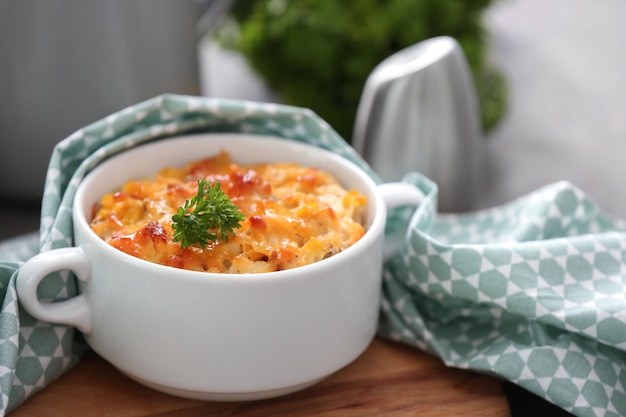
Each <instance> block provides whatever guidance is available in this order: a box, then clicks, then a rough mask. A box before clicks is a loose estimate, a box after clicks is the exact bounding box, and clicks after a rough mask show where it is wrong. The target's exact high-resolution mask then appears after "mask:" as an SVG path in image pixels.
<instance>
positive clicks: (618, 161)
mask: <svg viewBox="0 0 626 417" xmlns="http://www.w3.org/2000/svg"><path fill="white" fill-rule="evenodd" d="M625 21H626V2H623V1H621V0H600V1H595V2H592V1H589V0H551V1H549V2H546V1H542V0H523V1H522V0H506V1H501V2H499V3H497V4H496V6H494V7H493V8H492V9H491V10H490V12H489V13H488V15H487V22H488V26H489V28H490V31H491V40H492V48H491V49H492V57H493V60H494V62H496V63H497V64H498V65H499V66H500V67H501V68H502V69H503V70H504V71H505V74H506V76H507V78H508V80H509V83H510V90H511V91H510V109H509V112H508V114H507V116H506V118H505V119H504V120H503V122H502V123H501V125H500V126H499V127H498V128H497V129H496V130H495V131H494V132H492V134H491V135H490V138H489V139H490V140H489V145H488V147H489V157H490V166H489V168H490V172H491V175H490V181H489V187H488V188H487V192H486V195H485V196H484V199H483V206H491V205H498V204H502V203H505V202H507V201H509V200H511V199H513V198H515V197H517V196H520V195H522V194H525V193H527V192H530V191H532V190H534V189H537V188H538V187H541V186H542V185H544V184H547V183H551V182H554V181H558V180H568V181H570V182H572V183H574V184H575V185H577V186H578V187H579V188H581V189H582V190H583V191H585V192H586V193H587V194H589V195H590V196H591V197H592V198H593V199H595V201H596V202H597V203H598V204H599V205H600V207H602V208H603V209H604V210H605V211H607V212H609V213H612V214H614V215H617V216H619V217H624V218H626V192H625V191H624V187H623V183H624V179H625V178H626V161H625V160H624V158H625V157H626V25H624V22H625Z"/></svg>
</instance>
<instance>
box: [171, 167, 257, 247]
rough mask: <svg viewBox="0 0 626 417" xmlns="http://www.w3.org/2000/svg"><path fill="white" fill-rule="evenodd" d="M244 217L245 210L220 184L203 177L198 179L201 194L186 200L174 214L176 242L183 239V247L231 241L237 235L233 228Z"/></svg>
mask: <svg viewBox="0 0 626 417" xmlns="http://www.w3.org/2000/svg"><path fill="white" fill-rule="evenodd" d="M244 219H245V216H244V215H243V213H242V212H241V211H240V210H239V207H237V206H236V205H235V204H233V202H232V201H230V199H229V198H228V195H226V193H224V191H222V189H221V186H220V183H219V182H215V183H211V182H209V181H206V180H205V179H204V178H201V179H199V180H198V193H197V194H196V195H195V196H194V197H193V198H191V200H186V201H185V204H184V205H183V206H182V207H179V208H178V211H177V212H176V214H175V215H174V216H172V221H173V223H172V229H174V237H173V239H174V242H180V247H181V249H185V248H187V247H189V246H191V245H193V244H198V245H199V246H200V247H201V248H202V249H206V247H207V244H208V243H209V241H211V242H215V241H217V239H218V235H219V237H220V239H222V240H224V241H228V237H229V235H232V236H234V235H235V232H234V229H237V228H239V227H241V222H242V221H243V220H244Z"/></svg>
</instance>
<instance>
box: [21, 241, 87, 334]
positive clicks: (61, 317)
mask: <svg viewBox="0 0 626 417" xmlns="http://www.w3.org/2000/svg"><path fill="white" fill-rule="evenodd" d="M63 270H70V271H72V272H74V273H75V274H76V276H77V277H78V279H79V280H81V281H83V282H88V281H89V279H90V278H91V263H90V262H89V259H88V258H87V256H86V255H85V253H84V252H83V251H82V249H80V248H75V247H73V248H60V249H53V250H50V251H46V252H42V253H40V254H38V255H35V256H34V257H32V258H31V259H29V260H28V261H27V262H26V263H25V264H24V265H23V266H22V267H21V268H20V270H19V272H18V274H17V282H16V287H17V295H18V298H19V301H20V303H21V305H22V307H24V309H25V310H26V311H27V312H28V313H29V314H30V315H32V316H33V317H35V318H37V319H39V320H43V321H46V322H51V323H59V324H68V325H71V326H74V327H76V328H77V329H78V330H80V331H81V332H83V333H85V334H88V333H90V332H91V328H92V321H91V308H90V307H89V305H88V303H87V300H86V299H85V297H84V295H78V296H76V297H73V298H70V299H68V300H64V301H59V302H45V301H41V300H39V298H38V297H37V287H38V286H39V283H40V282H41V281H42V280H43V279H44V278H45V277H46V276H47V275H48V274H50V273H53V272H57V271H63Z"/></svg>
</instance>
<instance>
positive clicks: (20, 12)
mask: <svg viewBox="0 0 626 417" xmlns="http://www.w3.org/2000/svg"><path fill="white" fill-rule="evenodd" d="M624 17H626V3H625V2H623V1H621V0H598V1H595V2H593V3H592V2H591V1H589V0H552V1H550V2H545V1H542V0H472V1H467V2H458V1H454V0H450V1H444V0H436V1H435V0H414V1H413V2H407V1H401V0H386V1H381V0H351V1H345V2H336V1H334V0H327V1H321V0H320V1H298V2H296V1H288V0H257V1H254V2H246V1H239V2H236V1H232V0H226V1H224V0H219V1H218V0H214V1H210V0H205V1H202V0H178V1H176V2H173V1H170V0H134V1H127V0H124V1H122V0H111V1H107V2H101V1H97V0H29V1H20V0H0V239H4V238H7V237H11V236H16V235H20V234H22V233H27V232H31V231H35V230H37V229H38V227H39V204H40V199H41V193H42V190H43V183H44V179H45V172H46V168H47V163H48V160H49V158H50V154H51V152H52V149H53V147H54V145H55V144H56V143H57V142H59V141H60V140H62V139H63V138H65V137H66V136H68V135H69V134H71V133H72V132H74V131H75V130H77V129H79V128H81V127H83V126H85V125H87V124H89V123H91V122H93V121H96V120H98V119H100V118H102V117H105V116H107V115H108V114H110V113H113V112H115V111H117V110H120V109H121V108H123V107H125V106H128V105H131V104H134V103H137V102H139V101H142V100H145V99H147V98H150V97H153V96H155V95H158V94H161V93H180V94H193V95H206V96H215V97H223V98H236V99H247V100H260V101H276V102H282V103H288V104H295V105H299V106H304V107H310V108H312V109H313V110H314V111H316V112H317V113H318V114H319V115H320V116H322V117H323V118H325V119H326V120H327V121H328V122H329V123H330V124H331V125H332V126H333V127H334V128H335V129H336V130H337V131H338V132H339V133H340V134H341V135H342V136H343V137H344V138H346V140H348V141H349V140H350V138H351V135H352V129H353V126H354V117H355V113H356V110H357V106H358V104H359V97H360V94H361V92H362V89H363V85H364V82H365V80H366V78H367V76H368V74H370V73H371V71H372V70H373V69H374V67H375V66H376V64H377V63H379V62H380V61H382V60H383V59H384V58H386V57H387V56H389V55H391V54H393V53H394V52H396V51H398V50H401V49H402V48H405V47H407V46H410V45H411V44H414V43H417V42H420V41H422V40H424V39H428V38H431V37H434V36H439V35H449V36H452V37H454V38H455V39H456V40H457V41H458V42H459V43H460V44H461V46H462V47H463V50H464V53H465V55H466V57H467V60H468V62H469V65H470V68H471V71H472V75H473V80H474V83H475V85H474V86H475V88H476V92H477V96H478V98H479V103H480V110H481V117H480V124H481V127H482V131H483V132H484V136H485V137H484V145H485V153H486V159H485V160H484V162H483V163H484V168H485V173H486V177H485V186H484V187H482V188H481V189H480V190H476V193H477V195H479V198H478V199H477V201H478V203H477V205H476V207H475V209H482V208H488V207H492V206H496V205H500V204H504V203H507V202H509V201H511V200H513V199H515V198H517V197H520V196H522V195H524V194H526V193H529V192H531V191H533V190H536V189H537V188H539V187H541V186H543V185H547V184H549V183H552V182H555V181H559V180H568V181H570V182H572V183H574V184H575V185H577V186H578V187H580V188H581V189H582V190H583V191H585V192H586V193H587V194H589V195H590V196H591V197H592V198H593V199H594V200H595V201H596V202H597V203H598V204H599V206H600V207H601V208H602V209H604V210H605V211H606V212H608V213H609V214H613V215H615V216H618V217H622V218H626V192H624V191H623V190H622V184H623V182H624V179H625V178H626V163H624V156H625V155H626V117H625V115H626V54H625V53H624V48H625V46H626V25H624V24H623V22H624ZM510 389H511V390H513V391H514V390H515V388H513V387H511V388H510ZM532 403H533V402H532V399H528V398H524V399H523V400H522V401H521V402H519V403H517V405H516V406H517V409H518V410H522V409H524V407H525V406H526V407H527V406H530V405H532ZM542 406H546V405H545V404H542ZM519 415H522V414H521V413H519ZM553 415H554V414H553Z"/></svg>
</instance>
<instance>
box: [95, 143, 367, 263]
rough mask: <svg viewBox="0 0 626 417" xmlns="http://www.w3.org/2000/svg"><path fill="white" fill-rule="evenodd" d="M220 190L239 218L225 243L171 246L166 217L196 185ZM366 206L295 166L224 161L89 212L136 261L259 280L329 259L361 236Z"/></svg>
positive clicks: (124, 193)
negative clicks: (216, 184)
mask: <svg viewBox="0 0 626 417" xmlns="http://www.w3.org/2000/svg"><path fill="white" fill-rule="evenodd" d="M202 177H204V178H205V179H206V180H208V181H212V182H216V181H217V182H219V183H220V184H221V188H222V190H223V191H224V192H225V193H226V194H227V195H228V196H229V198H230V199H231V201H232V202H233V203H234V204H236V205H237V206H238V207H239V208H240V209H241V211H242V212H243V213H244V215H245V221H243V222H242V223H241V228H239V229H236V230H235V236H234V237H230V238H229V239H228V241H220V240H218V241H217V242H215V243H209V246H207V248H206V249H204V250H203V249H201V248H200V247H198V246H197V245H192V246H190V247H188V248H186V249H183V250H181V249H180V244H179V243H178V242H173V240H172V236H173V234H174V231H173V229H172V226H171V225H172V216H173V215H174V214H175V213H176V210H177V209H178V207H180V206H182V205H183V204H184V202H185V200H187V199H191V198H192V197H193V196H194V195H195V194H196V193H197V186H198V183H197V180H198V179H199V178H202ZM365 204H366V198H365V197H364V196H363V195H361V194H360V193H358V192H356V191H354V190H350V191H347V190H345V189H344V188H343V187H342V186H341V185H340V184H339V183H338V182H337V180H336V179H335V178H333V177H332V176H331V175H330V174H328V173H326V172H324V171H321V170H318V169H316V168H308V167H303V166H300V165H297V164H293V163H274V164H259V165H253V166H240V165H237V164H235V163H233V162H232V160H231V158H230V156H229V155H228V154H227V153H224V152H222V153H220V154H219V155H216V156H214V157H210V158H206V159H202V160H199V161H195V162H192V163H189V164H188V165H186V166H184V167H182V168H166V169H164V170H162V171H161V172H159V173H158V174H157V176H156V177H155V178H154V179H150V180H136V181H135V180H133V181H130V182H128V183H126V184H125V185H124V186H123V187H122V188H121V189H120V190H119V191H118V192H115V193H112V194H107V195H105V196H104V197H103V198H102V199H101V201H100V203H99V204H97V205H96V206H95V207H94V209H93V220H92V222H91V227H92V229H93V230H94V231H95V232H96V233H97V234H98V235H99V236H100V237H101V238H103V239H104V240H105V241H106V242H108V243H109V244H111V245H112V246H114V247H116V248H118V249H120V250H122V251H124V252H126V253H128V254H130V255H133V256H136V257H138V258H141V259H145V260H147V261H151V262H155V263H158V264H162V265H168V266H172V267H176V268H183V269H189V270H195V271H207V272H222V273H233V274H234V273H258V272H271V271H279V270H284V269H291V268H295V267H298V266H302V265H307V264H311V263H314V262H317V261H320V260H322V259H324V258H328V257H329V256H332V255H334V254H336V253H338V252H340V251H342V250H344V249H346V248H347V247H349V246H350V245H352V244H353V243H354V242H356V241H357V240H359V239H360V238H361V236H363V234H364V233H365V230H364V227H363V225H362V224H363V215H364V210H365Z"/></svg>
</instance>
